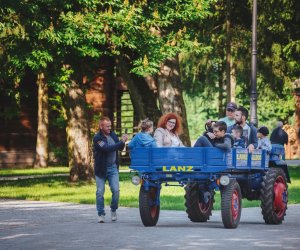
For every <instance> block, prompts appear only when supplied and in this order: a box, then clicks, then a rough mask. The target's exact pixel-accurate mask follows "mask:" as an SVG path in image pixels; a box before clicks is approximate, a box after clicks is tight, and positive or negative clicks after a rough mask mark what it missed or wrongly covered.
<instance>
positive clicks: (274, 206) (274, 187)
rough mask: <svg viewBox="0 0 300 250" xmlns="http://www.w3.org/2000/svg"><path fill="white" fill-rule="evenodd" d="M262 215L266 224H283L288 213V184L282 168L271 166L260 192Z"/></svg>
mask: <svg viewBox="0 0 300 250" xmlns="http://www.w3.org/2000/svg"><path fill="white" fill-rule="evenodd" d="M260 195H261V196H260V198H261V209H262V215H263V218H264V220H265V223H266V224H281V223H282V221H283V220H284V216H285V215H286V210H287V203H288V185H287V180H286V176H285V173H284V171H283V170H282V169H281V168H270V170H269V171H268V172H267V173H266V175H265V176H264V178H263V182H262V188H261V192H260Z"/></svg>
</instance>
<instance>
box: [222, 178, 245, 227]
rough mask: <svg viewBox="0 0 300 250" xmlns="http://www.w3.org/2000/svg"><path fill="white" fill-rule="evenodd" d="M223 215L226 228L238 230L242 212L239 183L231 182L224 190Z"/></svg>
mask: <svg viewBox="0 0 300 250" xmlns="http://www.w3.org/2000/svg"><path fill="white" fill-rule="evenodd" d="M221 192H222V193H221V194H222V197H221V213H222V221H223V224H224V227H225V228H237V226H238V225H239V222H240V218H241V212H242V194H241V188H240V185H239V183H238V182H237V181H236V180H231V181H230V182H229V184H228V185H227V186H223V188H222V191H221Z"/></svg>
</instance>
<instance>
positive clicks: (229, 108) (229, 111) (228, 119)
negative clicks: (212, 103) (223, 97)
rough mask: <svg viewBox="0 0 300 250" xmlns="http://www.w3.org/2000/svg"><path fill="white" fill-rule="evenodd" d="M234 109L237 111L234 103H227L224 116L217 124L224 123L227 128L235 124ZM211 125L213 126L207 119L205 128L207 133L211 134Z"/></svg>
mask: <svg viewBox="0 0 300 250" xmlns="http://www.w3.org/2000/svg"><path fill="white" fill-rule="evenodd" d="M236 109H237V105H236V103H235V102H229V103H228V104H227V105H226V116H225V117H223V118H221V119H219V120H218V121H219V122H225V123H226V125H227V128H228V127H230V126H232V125H234V124H235V119H234V112H235V111H236ZM212 125H213V124H212V120H211V119H208V120H207V121H206V126H207V128H208V131H209V132H212Z"/></svg>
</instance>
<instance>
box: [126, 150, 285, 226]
mask: <svg viewBox="0 0 300 250" xmlns="http://www.w3.org/2000/svg"><path fill="white" fill-rule="evenodd" d="M283 154H284V148H283V147H282V146H281V145H273V149H272V152H271V154H270V155H269V154H267V153H266V151H265V150H258V149H256V150H255V151H254V152H253V153H252V154H250V153H248V151H247V150H246V149H235V148H234V149H232V150H231V151H229V152H226V151H223V150H220V149H218V148H188V147H186V148H184V147H181V148H167V147H165V148H135V149H134V150H133V151H132V152H131V165H130V168H131V169H132V170H135V171H137V173H138V175H135V176H134V177H133V179H132V182H133V183H135V184H141V187H140V194H139V210H140V216H141V220H142V222H143V224H144V225H145V226H155V225H156V224H157V221H158V218H159V212H160V190H161V187H162V184H165V185H166V186H167V185H169V183H172V182H173V183H174V182H176V183H178V184H179V185H181V186H184V188H185V196H184V197H185V207H186V212H187V214H188V218H189V219H190V220H191V221H192V222H207V221H208V220H209V218H210V216H211V212H212V209H213V204H214V201H215V200H214V196H215V191H220V192H221V214H222V221H223V224H224V227H225V228H236V227H237V226H238V224H239V221H240V216H241V209H242V199H243V198H246V199H248V200H261V209H262V215H263V219H264V221H265V223H267V224H280V223H282V221H283V220H284V217H285V215H286V209H287V203H288V185H287V183H288V182H290V177H289V172H288V167H287V164H286V162H285V161H283V160H282V155H283Z"/></svg>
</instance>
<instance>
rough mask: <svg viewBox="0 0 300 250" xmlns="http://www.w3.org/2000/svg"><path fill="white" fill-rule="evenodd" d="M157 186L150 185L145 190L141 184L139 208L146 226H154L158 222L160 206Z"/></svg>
mask: <svg viewBox="0 0 300 250" xmlns="http://www.w3.org/2000/svg"><path fill="white" fill-rule="evenodd" d="M157 195H158V194H157V188H155V187H150V189H149V191H145V189H144V187H143V186H141V189H140V196H139V209H140V216H141V220H142V222H143V224H144V226H146V227H152V226H155V225H156V224H157V221H158V217H159V211H160V206H159V205H158V204H157V200H158V199H157Z"/></svg>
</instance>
